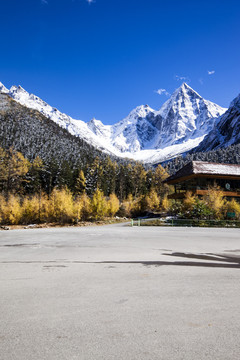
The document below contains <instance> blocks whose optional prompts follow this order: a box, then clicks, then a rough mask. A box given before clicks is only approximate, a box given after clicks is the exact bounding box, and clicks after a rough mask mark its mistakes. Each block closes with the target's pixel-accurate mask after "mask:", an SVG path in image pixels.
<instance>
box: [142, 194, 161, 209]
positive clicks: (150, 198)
mask: <svg viewBox="0 0 240 360" xmlns="http://www.w3.org/2000/svg"><path fill="white" fill-rule="evenodd" d="M145 203H146V210H148V211H150V210H151V211H156V210H158V209H159V204H160V198H159V196H158V194H157V192H156V190H154V189H152V190H151V191H150V192H149V193H148V194H147V195H146V196H145Z"/></svg>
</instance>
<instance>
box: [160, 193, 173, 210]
mask: <svg viewBox="0 0 240 360" xmlns="http://www.w3.org/2000/svg"><path fill="white" fill-rule="evenodd" d="M161 205H162V209H163V210H164V211H168V210H169V209H170V207H171V202H170V201H169V199H168V196H167V195H165V196H164V198H163V200H162V204H161Z"/></svg>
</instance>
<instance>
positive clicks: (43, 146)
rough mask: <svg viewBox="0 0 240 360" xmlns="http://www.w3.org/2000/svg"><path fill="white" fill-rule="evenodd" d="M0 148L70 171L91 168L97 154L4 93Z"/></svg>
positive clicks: (1, 97)
mask: <svg viewBox="0 0 240 360" xmlns="http://www.w3.org/2000/svg"><path fill="white" fill-rule="evenodd" d="M0 146H1V147H3V148H10V147H13V148H14V149H16V150H18V151H20V152H21V153H22V154H23V155H24V156H25V157H26V158H28V159H29V160H30V161H31V160H33V159H34V158H35V157H36V156H39V157H40V158H41V159H42V160H43V161H44V163H45V164H48V165H49V164H52V163H54V164H56V165H57V166H58V167H60V166H61V165H62V164H63V163H64V162H67V163H68V164H69V166H72V167H73V168H83V167H84V166H88V165H89V164H91V163H92V162H93V161H94V159H95V158H96V156H98V157H103V156H105V155H104V154H103V153H102V152H101V151H100V150H98V149H97V148H95V147H93V146H92V145H90V144H88V143H87V142H85V141H84V140H83V139H81V138H79V137H76V136H73V135H71V134H70V133H69V132H68V131H67V130H66V129H65V128H62V127H60V126H59V125H57V124H56V123H54V122H53V121H52V120H50V119H49V118H48V117H46V116H44V115H43V114H41V113H40V112H39V111H37V110H33V109H29V108H27V107H25V106H23V105H21V104H19V103H18V102H16V101H15V100H13V99H12V98H11V97H10V96H9V95H8V94H7V93H3V92H2V93H0Z"/></svg>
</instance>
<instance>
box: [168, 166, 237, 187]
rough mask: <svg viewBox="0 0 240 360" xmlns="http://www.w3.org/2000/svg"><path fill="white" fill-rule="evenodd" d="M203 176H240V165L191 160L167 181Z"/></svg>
mask: <svg viewBox="0 0 240 360" xmlns="http://www.w3.org/2000/svg"><path fill="white" fill-rule="evenodd" d="M197 175H199V176H200V175H202V176H210V177H213V176H216V177H218V178H219V177H239V178H240V165H237V164H218V163H212V162H206V161H191V162H190V163H188V164H187V165H185V166H184V167H182V168H181V169H180V170H178V171H177V172H176V173H175V174H174V175H172V176H169V177H168V178H167V179H166V180H165V182H166V183H175V182H177V180H178V179H179V180H180V179H182V178H189V177H196V176H197Z"/></svg>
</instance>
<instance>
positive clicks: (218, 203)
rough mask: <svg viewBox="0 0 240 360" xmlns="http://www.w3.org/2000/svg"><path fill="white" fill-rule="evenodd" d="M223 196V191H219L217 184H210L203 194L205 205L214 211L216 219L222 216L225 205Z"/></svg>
mask: <svg viewBox="0 0 240 360" xmlns="http://www.w3.org/2000/svg"><path fill="white" fill-rule="evenodd" d="M223 196H224V195H223V191H221V189H220V187H219V186H217V185H214V186H210V187H209V188H208V192H207V195H205V196H204V201H205V203H206V205H207V206H208V207H209V208H210V209H212V210H213V211H214V213H215V216H216V218H217V219H220V218H221V217H222V216H223V211H224V210H223V209H224V205H225V200H224V197H223Z"/></svg>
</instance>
